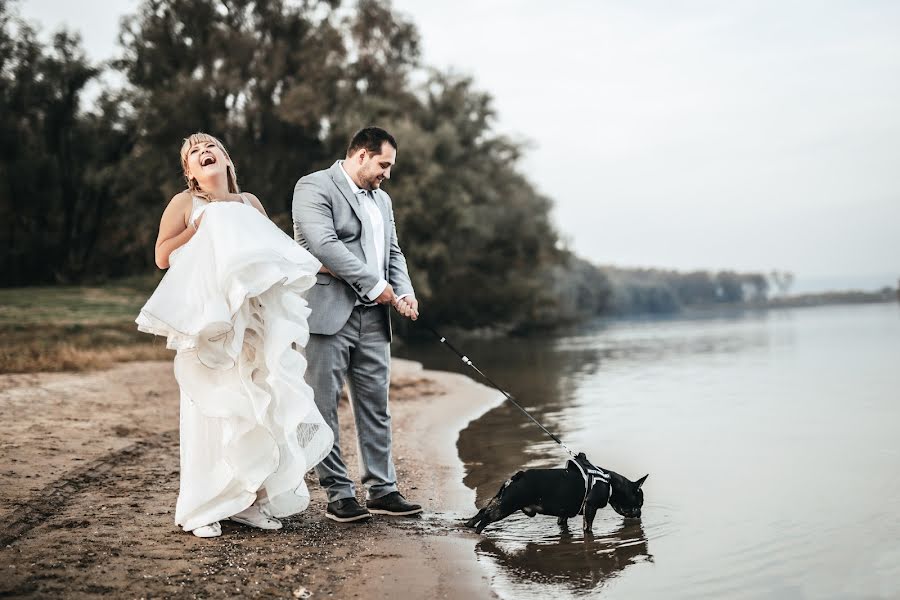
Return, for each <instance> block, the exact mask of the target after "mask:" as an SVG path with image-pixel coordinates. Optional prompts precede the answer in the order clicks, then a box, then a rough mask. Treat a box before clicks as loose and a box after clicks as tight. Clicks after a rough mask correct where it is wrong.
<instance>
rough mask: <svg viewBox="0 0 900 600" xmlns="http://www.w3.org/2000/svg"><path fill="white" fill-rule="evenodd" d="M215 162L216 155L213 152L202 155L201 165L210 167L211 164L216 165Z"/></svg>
mask: <svg viewBox="0 0 900 600" xmlns="http://www.w3.org/2000/svg"><path fill="white" fill-rule="evenodd" d="M214 164H216V157H215V156H213V155H212V154H204V155H203V156H201V157H200V166H201V167H208V166H209V165H214Z"/></svg>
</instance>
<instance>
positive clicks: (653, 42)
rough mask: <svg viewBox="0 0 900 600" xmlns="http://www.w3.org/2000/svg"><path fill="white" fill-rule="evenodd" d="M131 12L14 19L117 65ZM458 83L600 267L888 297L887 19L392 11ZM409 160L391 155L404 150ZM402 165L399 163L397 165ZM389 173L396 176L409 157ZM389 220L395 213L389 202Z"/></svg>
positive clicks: (743, 0) (895, 29)
mask: <svg viewBox="0 0 900 600" xmlns="http://www.w3.org/2000/svg"><path fill="white" fill-rule="evenodd" d="M136 5H137V2H136V1H135V0H119V1H117V2H114V1H109V0H107V1H100V0H80V1H78V2H72V1H67V0H26V1H25V2H24V3H22V4H20V7H21V10H22V13H23V15H24V16H26V17H27V18H29V19H32V20H36V21H38V22H39V23H41V24H42V25H43V26H44V28H45V29H47V30H51V29H54V28H56V27H59V26H60V25H62V24H66V25H68V26H69V27H70V28H73V29H75V30H77V31H79V32H80V33H81V35H82V36H83V39H84V43H85V47H86V49H87V52H88V54H89V56H91V57H93V58H95V59H98V60H99V59H105V58H108V57H110V56H111V55H112V54H113V53H114V52H115V44H116V34H117V31H118V20H119V18H120V17H121V16H122V15H123V14H125V13H126V12H128V11H129V10H132V9H133V8H134V7H135V6H136ZM394 6H395V8H396V9H397V10H399V11H401V12H403V13H405V14H406V15H407V16H409V17H411V18H412V19H413V21H415V23H416V24H417V25H418V27H419V30H420V32H421V35H422V45H423V51H424V59H425V62H426V63H428V64H431V65H434V66H438V67H441V68H445V69H451V68H452V69H453V70H455V71H457V72H459V73H465V74H471V75H472V76H473V77H474V78H475V80H476V82H477V85H478V87H480V88H481V89H484V90H487V91H488V92H490V93H491V94H492V95H493V96H494V98H495V108H496V110H497V113H498V116H499V119H498V121H497V124H496V127H497V130H498V131H500V132H502V133H505V134H509V135H511V136H513V137H514V138H517V139H522V140H527V141H528V147H529V151H528V153H527V155H526V159H525V161H524V163H523V165H522V168H523V170H524V171H525V172H526V174H527V176H528V177H529V179H530V180H531V181H532V182H534V184H535V185H536V186H537V187H538V188H539V189H540V190H541V191H542V192H543V193H545V194H547V195H548V196H550V197H552V198H553V199H554V200H555V203H556V209H555V212H554V218H555V221H556V223H557V226H558V228H559V230H560V232H561V233H562V234H563V236H564V237H565V238H566V239H567V240H568V242H569V244H570V245H571V247H572V248H573V249H574V250H575V251H576V252H578V253H579V254H581V255H582V256H584V257H586V258H589V259H591V260H593V261H595V262H599V263H603V264H615V265H621V266H658V267H669V268H677V269H694V268H708V269H724V268H729V269H738V270H748V271H759V270H764V271H768V270H771V269H773V268H777V269H788V270H792V271H794V272H795V273H796V275H797V277H798V280H797V285H796V286H795V289H796V290H798V291H800V290H811V289H822V288H826V287H848V286H854V285H855V286H863V287H876V286H880V285H896V283H897V278H898V277H900V183H898V182H900V176H898V173H900V2H895V1H893V0H819V1H813V0H810V1H799V0H729V1H727V2H721V1H718V0H707V1H672V0H657V1H643V2H641V1H625V0H621V1H615V2H614V1H611V0H608V1H588V0H584V1H574V0H454V1H453V2H423V1H422V0H395V2H394ZM401 144H402V140H401ZM401 147H402V146H401ZM398 168H402V156H400V157H399V163H398ZM398 201H400V202H402V199H398Z"/></svg>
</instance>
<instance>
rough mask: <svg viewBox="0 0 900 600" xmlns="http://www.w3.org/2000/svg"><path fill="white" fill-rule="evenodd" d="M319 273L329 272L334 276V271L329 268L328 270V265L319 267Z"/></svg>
mask: <svg viewBox="0 0 900 600" xmlns="http://www.w3.org/2000/svg"><path fill="white" fill-rule="evenodd" d="M319 273H328V274H329V275H331V276H332V277H334V273H332V272H331V271H329V270H328V267H326V266H325V265H322V266H321V267H319Z"/></svg>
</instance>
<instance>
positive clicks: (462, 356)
mask: <svg viewBox="0 0 900 600" xmlns="http://www.w3.org/2000/svg"><path fill="white" fill-rule="evenodd" d="M421 325H422V327H424V328H425V329H427V330H428V331H430V332H431V333H433V334H434V335H435V337H437V338H438V340H440V342H441V343H442V344H444V345H445V346H447V348H449V349H450V351H451V352H453V353H454V354H456V355H457V356H458V357H459V358H460V359H461V360H462V361H463V364H465V365H467V366H469V367H471V368H472V369H473V370H474V371H475V372H476V373H478V374H479V375H481V377H482V379H484V380H485V381H487V382H488V383H489V384H491V386H493V387H494V388H495V389H496V390H497V391H499V392H500V393H501V394H503V395H504V396H505V397H506V399H507V400H509V401H510V402H512V403H513V405H514V406H515V407H516V408H518V409H519V410H520V411H522V414H524V415H525V416H526V417H528V418H529V419H531V421H532V422H533V423H534V424H535V425H537V426H538V427H540V428H541V430H543V432H544V433H546V434H547V435H549V436H550V439H552V440H553V441H554V442H556V443H557V444H559V445H560V446H562V448H563V450H565V451H566V452H567V453H568V454H569V456H571V457H572V458H573V459H574V458H575V453H574V452H572V450H571V449H570V448H569V447H568V446H566V445H565V444H564V443H563V441H562V440H561V439H559V438H558V437H557V436H555V435H553V433H551V432H550V430H549V429H547V428H546V427H544V426H543V425H541V423H540V422H539V421H538V420H537V419H535V418H534V417H533V416H531V413H529V412H528V411H527V410H525V409H524V408H522V405H520V404H519V403H518V402H516V401H515V399H514V398H513V397H512V395H511V394H510V393H509V392H507V391H506V390H504V389H503V388H502V387H500V386H499V385H497V384H496V383H494V381H493V380H492V379H491V378H490V377H488V376H487V375H485V374H484V373H482V371H481V369H479V368H478V367H476V366H475V363H473V362H472V361H471V360H470V359H469V357H468V356H466V355H465V354H463V353H462V352H460V351H459V350H457V349H456V348H455V347H454V346H453V344H451V343H450V342H449V340H447V338H445V337H444V336H442V335H441V334H440V333H438V332H437V330H435V329H434V327H432V326H431V325H428V324H427V323H424V322H422V323H421Z"/></svg>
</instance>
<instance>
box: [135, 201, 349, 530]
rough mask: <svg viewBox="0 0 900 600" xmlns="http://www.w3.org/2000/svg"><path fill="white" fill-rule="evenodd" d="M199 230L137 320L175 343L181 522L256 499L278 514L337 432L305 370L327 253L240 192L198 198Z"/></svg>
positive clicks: (188, 524) (302, 502)
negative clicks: (314, 251) (312, 291)
mask: <svg viewBox="0 0 900 600" xmlns="http://www.w3.org/2000/svg"><path fill="white" fill-rule="evenodd" d="M193 204H194V208H193V211H192V214H191V222H192V223H193V222H195V221H196V219H197V218H198V217H199V215H200V214H201V213H205V216H204V217H203V221H202V223H201V225H200V226H199V227H198V229H197V233H196V234H195V235H194V237H192V238H191V240H190V241H189V242H188V243H187V244H185V245H184V246H182V247H181V248H178V249H177V250H175V251H174V252H172V255H171V256H170V258H169V263H170V267H169V270H168V272H167V273H166V275H165V277H163V279H162V281H161V282H160V283H159V286H158V287H157V288H156V291H155V292H154V293H153V295H152V296H151V297H150V299H149V300H148V301H147V304H146V305H144V307H143V309H141V312H140V315H139V316H138V318H137V320H136V322H137V324H138V329H140V330H141V331H146V332H148V333H153V334H156V335H161V336H165V337H166V338H167V340H168V341H167V346H168V347H169V348H172V349H174V350H177V354H176V356H175V378H176V379H177V381H178V385H179V386H180V388H181V486H180V491H179V495H178V502H177V504H176V507H175V522H176V524H178V525H180V526H181V527H182V528H184V530H185V531H191V530H193V529H196V528H197V527H201V526H204V525H208V524H211V523H214V522H216V521H219V520H220V519H224V518H227V517H230V516H232V515H235V514H236V513H239V512H241V511H242V510H244V509H246V508H248V507H250V506H251V505H252V504H254V503H257V504H259V505H260V507H261V509H262V510H263V511H264V512H265V513H267V514H269V515H271V516H273V517H285V516H288V515H292V514H296V513H298V512H301V511H303V510H304V509H306V507H307V506H308V505H309V491H308V490H307V488H306V484H305V482H304V481H303V477H304V475H305V474H306V473H307V472H308V471H309V470H310V469H311V468H312V467H313V466H314V465H315V464H316V463H318V462H319V461H321V460H322V459H323V458H324V457H325V456H327V455H328V453H329V452H330V450H331V445H332V442H333V434H332V432H331V429H330V428H329V427H328V425H327V424H326V423H325V422H324V420H323V419H322V416H321V415H320V414H319V411H318V409H317V408H316V405H315V403H314V402H313V391H312V388H310V387H309V386H308V385H307V384H306V382H305V381H304V380H303V375H304V373H305V372H306V357H305V355H304V353H303V349H304V347H305V346H306V342H307V341H308V340H309V327H308V325H307V317H308V315H309V312H310V311H309V308H308V307H307V304H306V300H305V299H304V297H303V294H304V292H305V291H306V290H308V289H309V288H310V287H312V286H313V284H314V283H315V275H316V273H317V272H318V270H319V266H320V263H319V261H318V260H316V259H315V258H314V257H313V256H312V255H311V254H309V252H307V251H306V250H304V249H303V248H302V247H300V246H299V245H298V244H296V243H295V242H294V240H292V239H291V238H290V237H288V236H287V235H285V234H284V233H283V232H282V231H281V230H280V229H278V227H277V226H276V225H275V224H274V223H272V222H271V221H270V220H269V219H267V218H265V217H264V216H263V215H262V214H260V213H259V211H257V210H256V209H255V208H253V207H252V206H249V203H247V200H246V198H245V199H244V203H243V204H242V203H240V202H212V203H208V202H206V201H204V200H202V199H200V198H194V200H193Z"/></svg>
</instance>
